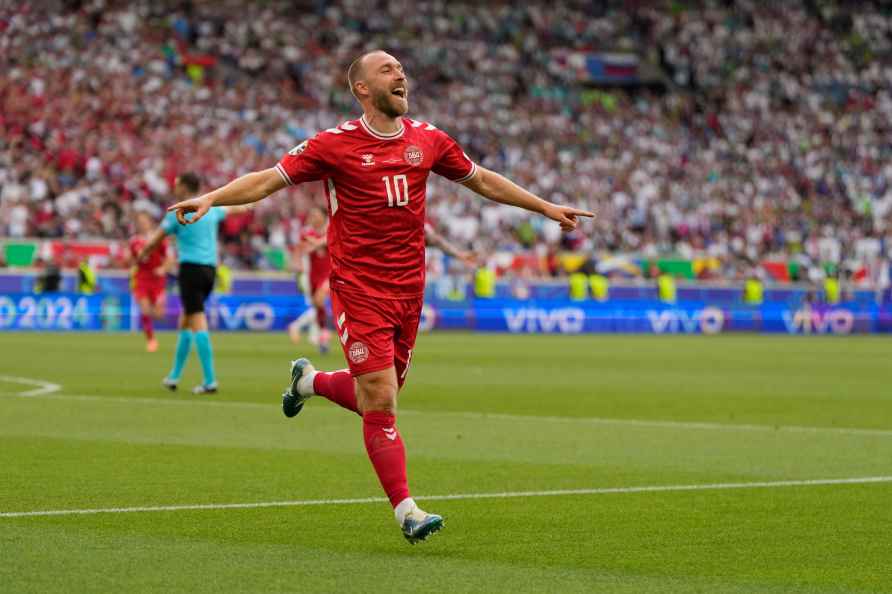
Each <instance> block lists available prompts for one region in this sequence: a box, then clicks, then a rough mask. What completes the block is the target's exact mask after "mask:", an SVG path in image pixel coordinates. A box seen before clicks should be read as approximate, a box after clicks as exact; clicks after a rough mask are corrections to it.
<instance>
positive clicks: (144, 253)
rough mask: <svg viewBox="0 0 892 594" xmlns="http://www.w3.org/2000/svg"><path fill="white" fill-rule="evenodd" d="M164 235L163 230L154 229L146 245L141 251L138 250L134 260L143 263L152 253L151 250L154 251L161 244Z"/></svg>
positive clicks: (159, 228)
mask: <svg viewBox="0 0 892 594" xmlns="http://www.w3.org/2000/svg"><path fill="white" fill-rule="evenodd" d="M165 235H167V233H165V231H164V229H163V228H161V227H158V228H157V229H155V232H154V233H152V236H151V237H150V238H149V240H148V241H147V242H146V244H145V245H144V246H142V249H141V250H139V254H137V256H136V259H137V260H138V261H140V262H142V261H144V260H145V259H146V258H147V257H148V256H149V254H151V253H152V250H154V249H155V248H156V247H157V246H158V244H159V243H161V241H162V240H163V239H164V236H165Z"/></svg>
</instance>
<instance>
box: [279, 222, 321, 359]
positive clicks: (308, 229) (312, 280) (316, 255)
mask: <svg viewBox="0 0 892 594" xmlns="http://www.w3.org/2000/svg"><path fill="white" fill-rule="evenodd" d="M325 236H326V220H325V211H323V210H322V209H321V208H319V207H318V206H314V207H313V208H312V209H310V213H309V215H308V216H307V221H306V225H305V226H304V228H303V229H302V230H301V234H300V243H299V244H298V246H297V249H296V250H295V252H296V253H295V256H296V257H297V258H298V259H299V260H300V261H302V262H304V264H302V266H301V268H302V269H303V271H304V272H306V274H307V280H308V284H309V291H308V294H309V297H310V303H311V304H312V306H313V310H314V311H315V324H312V327H311V331H310V336H311V340H312V341H313V342H315V343H316V344H317V345H318V347H319V352H320V353H327V352H328V346H329V342H330V341H331V333H330V331H329V329H328V322H327V318H328V313H327V309H328V296H329V293H330V291H329V281H328V277H329V274H331V259H330V258H329V256H328V246H327V243H328V240H327V239H326V237H325ZM302 318H303V316H301V317H300V318H298V319H297V320H295V321H294V322H292V323H291V324H290V325H289V326H288V334H289V335H290V336H291V340H292V341H293V342H295V343H297V342H299V341H300V327H301V326H302V325H303V320H302Z"/></svg>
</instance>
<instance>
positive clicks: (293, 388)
mask: <svg viewBox="0 0 892 594" xmlns="http://www.w3.org/2000/svg"><path fill="white" fill-rule="evenodd" d="M315 377H316V368H315V367H313V364H312V363H310V361H309V359H304V358H303V357H301V358H300V359H297V360H295V361H292V362H291V385H289V386H288V388H287V389H286V390H285V393H284V394H282V412H283V413H285V416H286V417H289V418H291V417H294V416H297V413H299V412H300V411H301V409H302V408H303V407H304V403H305V402H306V401H307V400H309V399H310V397H311V396H313V378H315Z"/></svg>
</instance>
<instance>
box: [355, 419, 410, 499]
mask: <svg viewBox="0 0 892 594" xmlns="http://www.w3.org/2000/svg"><path fill="white" fill-rule="evenodd" d="M395 422H396V417H395V416H393V415H392V414H390V413H386V412H382V411H377V410H373V411H369V412H367V413H365V414H364V415H363V417H362V434H363V437H364V438H365V449H366V452H368V454H369V460H371V461H372V466H374V467H375V472H376V473H377V475H378V480H379V481H381V486H382V487H384V492H385V493H387V497H388V498H389V499H390V504H391V505H392V506H393V507H396V506H397V504H398V503H399V502H400V501H402V500H403V499H405V498H406V497H409V481H408V479H407V478H406V448H405V447H404V446H403V438H402V437H400V434H399V431H397V430H396V425H394V423H395Z"/></svg>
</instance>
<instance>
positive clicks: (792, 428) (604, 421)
mask: <svg viewBox="0 0 892 594" xmlns="http://www.w3.org/2000/svg"><path fill="white" fill-rule="evenodd" d="M2 377H3V376H0V378H2ZM29 381H37V380H29ZM52 385H53V386H55V384H52ZM56 389H58V387H57V388H56ZM26 395H27V396H43V397H44V398H53V399H57V400H74V401H84V402H107V403H110V404H124V405H131V404H148V405H153V406H154V405H166V404H170V405H174V406H180V405H185V406H223V407H235V408H248V409H259V410H271V409H276V410H278V409H279V405H277V404H264V403H262V402H240V401H231V400H210V399H208V398H206V397H202V398H193V397H191V396H185V397H183V398H146V397H132V396H124V395H120V396H96V395H92V394H51V393H46V394H37V393H34V394H31V393H14V394H9V393H2V392H0V396H26ZM322 411H326V412H338V414H340V411H338V410H337V409H334V408H332V409H330V410H329V409H324V408H323V409H319V410H318V411H316V413H318V412H322ZM316 413H314V414H316ZM399 414H402V415H413V416H424V415H432V416H451V417H459V418H466V419H477V420H483V421H485V420H501V421H514V422H527V423H572V424H586V425H619V426H625V427H644V428H656V429H699V430H705V431H760V432H771V433H779V432H783V433H811V434H821V433H830V434H837V435H858V436H873V437H892V429H867V428H863V427H809V426H804V425H756V424H734V423H714V422H708V421H662V420H658V419H654V420H651V419H616V418H607V417H558V416H537V415H514V414H509V413H488V412H471V411H441V410H414V409H400V410H399Z"/></svg>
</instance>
